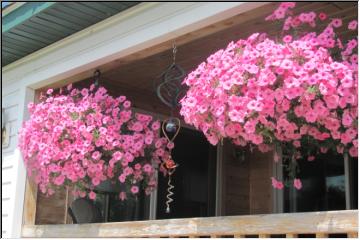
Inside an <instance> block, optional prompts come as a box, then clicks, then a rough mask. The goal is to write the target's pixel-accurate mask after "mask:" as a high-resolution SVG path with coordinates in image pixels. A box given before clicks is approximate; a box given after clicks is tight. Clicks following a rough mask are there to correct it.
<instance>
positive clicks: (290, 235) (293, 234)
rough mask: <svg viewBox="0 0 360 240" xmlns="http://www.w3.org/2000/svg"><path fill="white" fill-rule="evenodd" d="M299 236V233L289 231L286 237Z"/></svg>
mask: <svg viewBox="0 0 360 240" xmlns="http://www.w3.org/2000/svg"><path fill="white" fill-rule="evenodd" d="M297 237H298V234H296V233H287V234H286V238H297Z"/></svg>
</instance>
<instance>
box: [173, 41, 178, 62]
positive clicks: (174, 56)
mask: <svg viewBox="0 0 360 240" xmlns="http://www.w3.org/2000/svg"><path fill="white" fill-rule="evenodd" d="M176 52H177V48H176V43H175V42H174V43H173V62H174V64H175V59H176Z"/></svg>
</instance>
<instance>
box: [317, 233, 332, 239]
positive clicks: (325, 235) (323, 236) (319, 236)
mask: <svg viewBox="0 0 360 240" xmlns="http://www.w3.org/2000/svg"><path fill="white" fill-rule="evenodd" d="M315 235H316V238H327V237H328V236H329V234H327V233H316V234H315Z"/></svg>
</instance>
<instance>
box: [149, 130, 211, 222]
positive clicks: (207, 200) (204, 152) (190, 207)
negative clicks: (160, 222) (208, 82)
mask: <svg viewBox="0 0 360 240" xmlns="http://www.w3.org/2000/svg"><path fill="white" fill-rule="evenodd" d="M172 157H173V159H174V161H175V162H176V163H178V164H179V166H178V167H177V169H176V171H175V173H174V174H173V175H172V184H173V185H174V186H175V188H174V189H173V192H174V195H173V196H172V198H173V200H174V201H173V202H172V203H171V204H170V207H171V212H170V213H166V212H165V210H166V205H165V202H166V195H167V188H168V185H167V182H168V178H167V177H165V178H164V177H163V175H162V174H161V173H159V186H158V196H157V214H156V216H157V217H156V218H157V219H165V218H187V217H207V216H214V215H215V186H216V147H214V146H212V145H210V144H209V143H208V141H207V140H206V138H205V137H204V136H203V134H202V133H200V132H198V131H193V130H190V129H187V128H182V129H181V130H180V132H179V135H178V136H177V137H176V139H175V148H174V149H173V151H172Z"/></svg>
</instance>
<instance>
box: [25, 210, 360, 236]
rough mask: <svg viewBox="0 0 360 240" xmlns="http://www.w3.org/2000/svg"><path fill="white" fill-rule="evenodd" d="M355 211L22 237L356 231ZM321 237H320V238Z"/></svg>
mask: <svg viewBox="0 0 360 240" xmlns="http://www.w3.org/2000/svg"><path fill="white" fill-rule="evenodd" d="M357 230H358V210H344V211H329V212H308V213H284V214H265V215H251V216H226V217H210V218H186V219H166V220H152V221H135V222H117V223H93V224H66V225H65V224H63V225H35V226H34V225H33V226H31V225H25V226H23V231H22V236H23V237H152V236H154V235H156V236H170V237H171V236H173V235H174V236H175V235H181V236H190V235H195V236H208V235H210V236H213V235H217V236H219V235H235V234H244V235H259V234H285V233H294V232H301V233H307V232H308V233H317V234H318V236H325V235H324V234H330V233H339V232H349V233H351V232H357ZM320 234H322V235H320Z"/></svg>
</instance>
